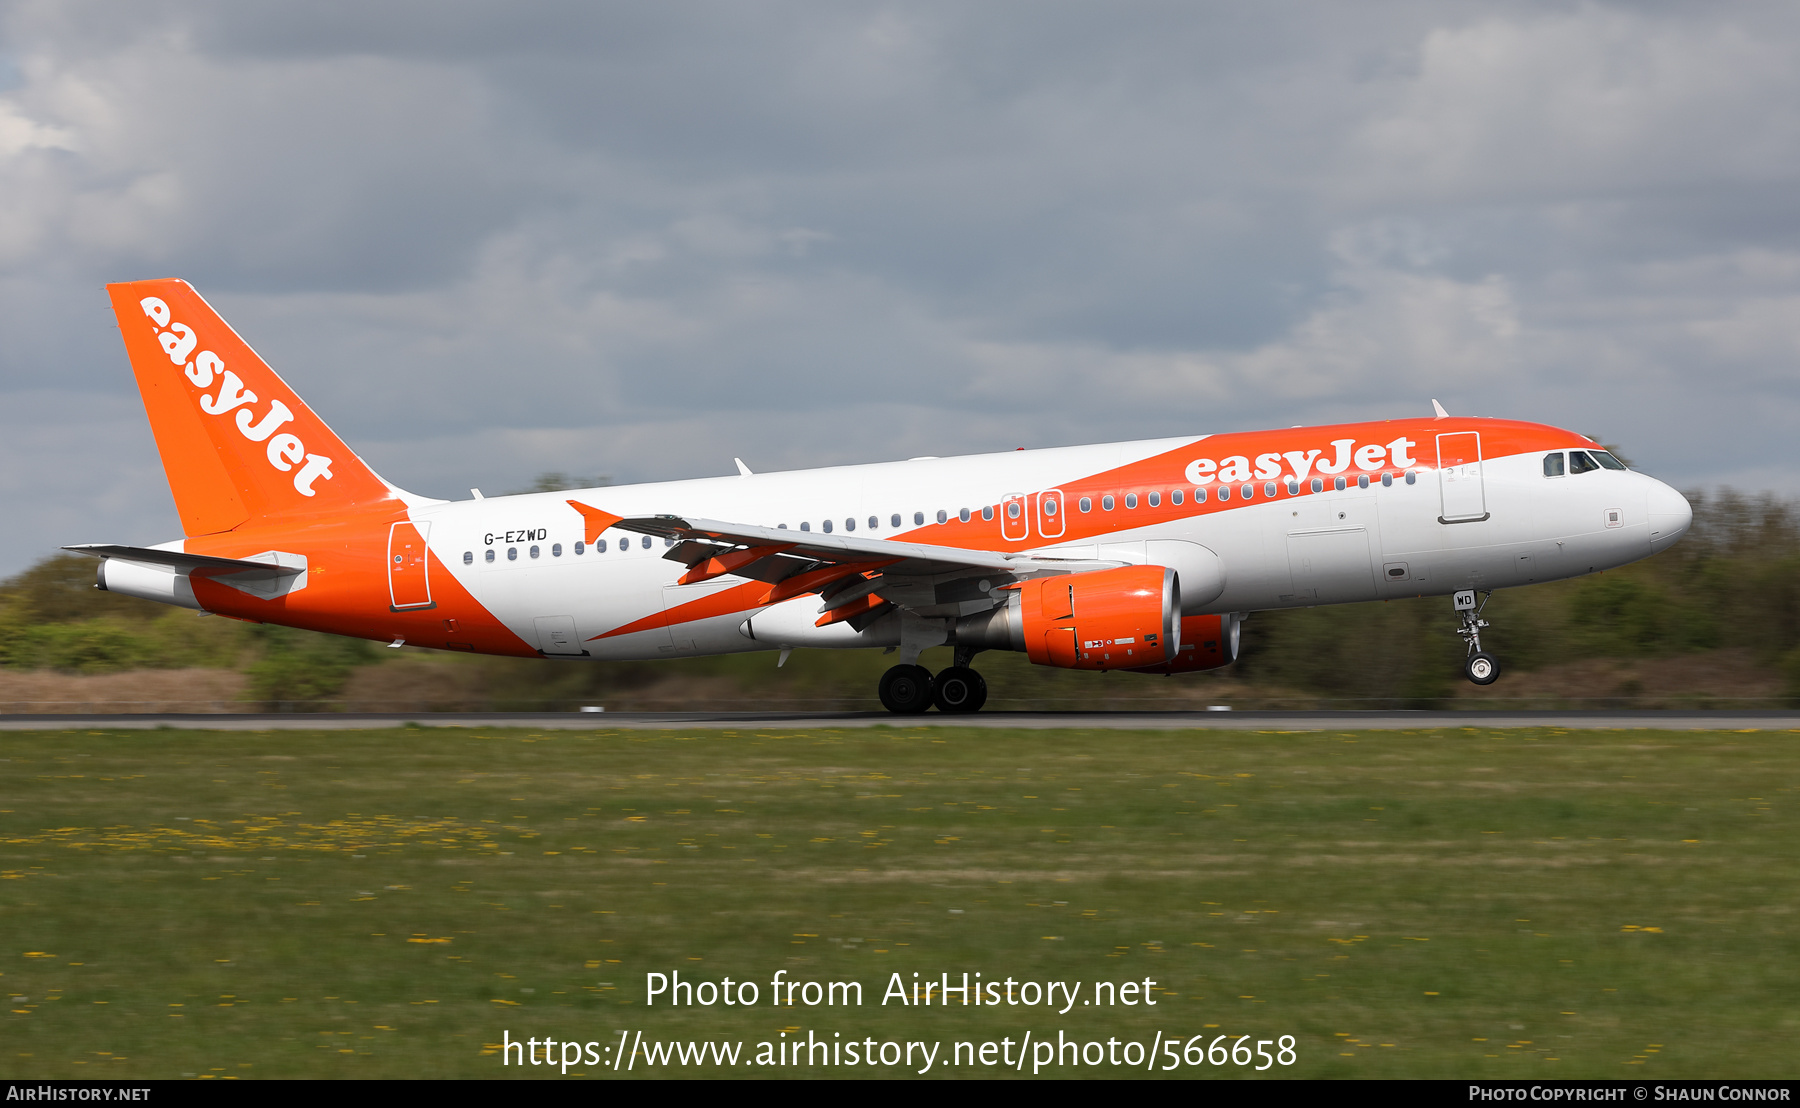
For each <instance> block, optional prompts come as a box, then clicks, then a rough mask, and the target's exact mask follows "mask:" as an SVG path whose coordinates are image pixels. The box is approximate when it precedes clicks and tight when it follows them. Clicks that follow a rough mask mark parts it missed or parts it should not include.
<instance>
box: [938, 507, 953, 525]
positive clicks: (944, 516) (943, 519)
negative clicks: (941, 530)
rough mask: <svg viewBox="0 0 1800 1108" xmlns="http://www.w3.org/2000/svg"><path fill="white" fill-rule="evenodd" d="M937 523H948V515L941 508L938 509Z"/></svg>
mask: <svg viewBox="0 0 1800 1108" xmlns="http://www.w3.org/2000/svg"><path fill="white" fill-rule="evenodd" d="M937 521H938V522H939V523H948V522H950V513H949V512H946V511H944V509H942V508H939V509H938V514H937Z"/></svg>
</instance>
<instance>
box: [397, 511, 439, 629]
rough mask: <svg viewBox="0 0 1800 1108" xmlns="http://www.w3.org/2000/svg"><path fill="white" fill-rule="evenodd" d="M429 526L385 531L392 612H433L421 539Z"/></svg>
mask: <svg viewBox="0 0 1800 1108" xmlns="http://www.w3.org/2000/svg"><path fill="white" fill-rule="evenodd" d="M430 533H431V524H429V523H396V524H394V525H393V526H392V527H390V528H388V556H387V571H388V599H389V601H390V602H391V605H392V608H393V610H394V611H396V612H399V611H407V610H411V609H414V608H433V607H436V605H435V604H433V603H432V602H431V570H430V566H429V564H428V560H427V558H426V548H425V536H427V535H429V534H430Z"/></svg>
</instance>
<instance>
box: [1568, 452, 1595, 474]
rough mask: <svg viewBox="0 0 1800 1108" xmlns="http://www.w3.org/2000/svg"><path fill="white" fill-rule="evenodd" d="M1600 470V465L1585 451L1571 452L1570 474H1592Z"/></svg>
mask: <svg viewBox="0 0 1800 1108" xmlns="http://www.w3.org/2000/svg"><path fill="white" fill-rule="evenodd" d="M1599 468H1600V463H1599V462H1596V461H1595V460H1594V459H1592V458H1590V457H1588V454H1587V451H1585V450H1571V451H1569V472H1570V473H1592V472H1594V471H1595V470H1597V469H1599Z"/></svg>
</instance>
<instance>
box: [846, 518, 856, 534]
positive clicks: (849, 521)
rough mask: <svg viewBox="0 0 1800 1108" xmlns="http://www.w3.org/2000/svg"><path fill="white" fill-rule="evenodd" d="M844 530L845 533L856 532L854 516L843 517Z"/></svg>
mask: <svg viewBox="0 0 1800 1108" xmlns="http://www.w3.org/2000/svg"><path fill="white" fill-rule="evenodd" d="M844 530H846V531H854V530H856V517H855V516H845V517H844Z"/></svg>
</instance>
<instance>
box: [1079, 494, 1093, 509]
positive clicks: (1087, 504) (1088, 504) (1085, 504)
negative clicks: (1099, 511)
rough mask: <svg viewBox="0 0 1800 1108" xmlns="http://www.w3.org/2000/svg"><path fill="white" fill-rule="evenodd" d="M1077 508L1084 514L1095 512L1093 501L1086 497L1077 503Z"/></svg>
mask: <svg viewBox="0 0 1800 1108" xmlns="http://www.w3.org/2000/svg"><path fill="white" fill-rule="evenodd" d="M1075 506H1076V507H1077V508H1080V509H1081V510H1082V511H1084V512H1091V511H1093V510H1094V502H1093V501H1092V500H1089V499H1088V498H1087V497H1085V496H1084V497H1082V498H1081V499H1080V500H1077V501H1076V502H1075Z"/></svg>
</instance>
